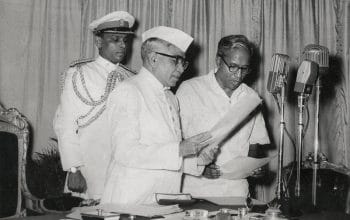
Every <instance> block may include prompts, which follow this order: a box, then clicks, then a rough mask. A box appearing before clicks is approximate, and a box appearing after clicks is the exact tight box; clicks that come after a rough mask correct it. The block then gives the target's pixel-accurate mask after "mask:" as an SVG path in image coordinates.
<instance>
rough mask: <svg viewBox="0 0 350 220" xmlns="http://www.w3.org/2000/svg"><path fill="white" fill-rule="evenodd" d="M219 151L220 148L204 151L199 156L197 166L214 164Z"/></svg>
mask: <svg viewBox="0 0 350 220" xmlns="http://www.w3.org/2000/svg"><path fill="white" fill-rule="evenodd" d="M218 150H219V148H218V147H214V148H210V149H204V150H202V151H201V152H200V154H199V155H198V160H197V165H200V166H204V165H208V164H210V163H212V162H213V160H214V159H215V158H216V153H217V152H218Z"/></svg>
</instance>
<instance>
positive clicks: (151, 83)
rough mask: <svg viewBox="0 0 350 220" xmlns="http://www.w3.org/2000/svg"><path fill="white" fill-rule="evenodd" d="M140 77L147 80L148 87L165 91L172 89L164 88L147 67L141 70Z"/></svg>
mask: <svg viewBox="0 0 350 220" xmlns="http://www.w3.org/2000/svg"><path fill="white" fill-rule="evenodd" d="M139 75H141V76H142V77H144V78H145V79H146V80H147V83H148V85H149V86H150V87H152V88H154V89H156V90H159V91H164V90H167V89H170V88H169V87H165V86H163V84H162V83H161V82H160V81H159V80H158V79H157V78H156V77H155V76H154V75H153V74H152V73H151V72H150V71H149V70H148V69H146V68H145V67H142V68H141V70H140V72H139Z"/></svg>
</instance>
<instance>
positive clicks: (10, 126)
mask: <svg viewBox="0 0 350 220" xmlns="http://www.w3.org/2000/svg"><path fill="white" fill-rule="evenodd" d="M28 142H29V129H28V123H27V120H26V119H25V118H24V117H23V116H22V115H21V114H20V113H19V112H18V111H17V110H16V109H14V108H11V109H5V108H4V107H3V106H1V105H0V150H1V153H0V218H4V217H6V218H11V217H13V218H15V217H20V216H25V215H26V210H25V207H24V206H23V204H24V203H23V201H26V200H27V199H31V200H37V199H36V198H35V197H34V196H33V195H32V194H31V193H30V192H29V190H28V187H27V183H26V159H27V149H28ZM33 208H34V207H33Z"/></svg>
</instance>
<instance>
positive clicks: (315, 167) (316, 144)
mask: <svg viewBox="0 0 350 220" xmlns="http://www.w3.org/2000/svg"><path fill="white" fill-rule="evenodd" d="M320 88H321V85H320V78H319V77H318V78H317V80H316V103H315V136H314V160H313V165H312V204H313V205H314V206H315V207H316V205H317V202H316V199H317V170H318V169H319V161H318V158H317V156H318V152H319V139H318V138H319V137H318V136H319V133H318V124H319V111H320V92H321V89H320Z"/></svg>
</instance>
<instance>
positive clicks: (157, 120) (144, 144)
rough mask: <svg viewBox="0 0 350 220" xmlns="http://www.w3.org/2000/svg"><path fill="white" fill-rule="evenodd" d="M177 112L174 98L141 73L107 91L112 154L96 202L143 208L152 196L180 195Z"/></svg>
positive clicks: (145, 74) (146, 73) (155, 80)
mask: <svg viewBox="0 0 350 220" xmlns="http://www.w3.org/2000/svg"><path fill="white" fill-rule="evenodd" d="M167 92H168V94H166V93H167ZM174 109H175V110H176V111H173V110H174ZM177 109H178V105H177V99H176V97H175V95H174V94H172V93H171V92H170V91H166V89H164V87H163V86H162V84H161V83H160V82H159V81H158V80H157V79H156V78H155V77H154V76H153V74H152V73H150V72H149V71H148V70H147V69H145V68H142V69H141V70H140V72H139V73H138V75H136V76H135V77H133V78H130V79H129V80H127V81H124V82H123V83H122V84H120V86H119V87H118V88H117V89H116V90H115V91H113V93H112V94H111V95H110V97H109V100H108V103H107V114H108V122H109V126H110V131H111V133H112V135H111V136H112V145H113V150H114V152H113V158H112V161H111V163H110V166H109V168H108V174H107V182H106V187H105V192H104V194H103V197H102V201H101V202H102V203H122V204H130V203H132V204H149V203H154V202H155V195H154V194H155V193H157V192H158V193H179V192H180V182H181V175H182V157H180V156H179V143H180V141H181V131H180V126H179V118H178V111H177Z"/></svg>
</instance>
